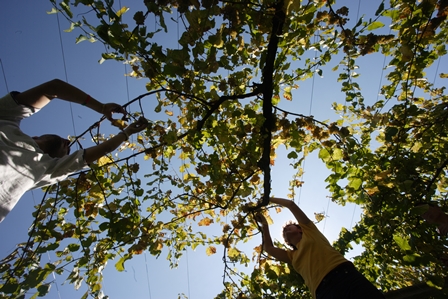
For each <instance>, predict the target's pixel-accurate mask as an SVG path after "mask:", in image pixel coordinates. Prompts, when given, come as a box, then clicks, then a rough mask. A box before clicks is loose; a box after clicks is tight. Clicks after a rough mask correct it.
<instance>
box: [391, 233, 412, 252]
mask: <svg viewBox="0 0 448 299" xmlns="http://www.w3.org/2000/svg"><path fill="white" fill-rule="evenodd" d="M393 238H394V241H395V243H397V245H398V247H400V249H401V250H403V251H406V250H411V246H410V245H409V242H408V240H406V239H405V238H403V237H401V236H399V235H394V236H393Z"/></svg>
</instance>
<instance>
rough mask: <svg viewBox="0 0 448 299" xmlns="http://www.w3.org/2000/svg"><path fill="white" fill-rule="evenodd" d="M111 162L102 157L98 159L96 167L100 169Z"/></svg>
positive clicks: (106, 157)
mask: <svg viewBox="0 0 448 299" xmlns="http://www.w3.org/2000/svg"><path fill="white" fill-rule="evenodd" d="M111 162H113V161H112V160H111V159H110V158H109V157H108V156H103V157H101V158H99V159H98V166H100V167H101V166H103V165H106V164H109V163H111Z"/></svg>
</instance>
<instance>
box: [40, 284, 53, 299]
mask: <svg viewBox="0 0 448 299" xmlns="http://www.w3.org/2000/svg"><path fill="white" fill-rule="evenodd" d="M50 287H51V284H43V285H40V286H39V287H38V288H37V291H38V292H39V297H44V296H45V295H47V294H48V292H49V291H50Z"/></svg>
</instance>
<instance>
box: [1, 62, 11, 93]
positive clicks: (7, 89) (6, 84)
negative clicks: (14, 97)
mask: <svg viewBox="0 0 448 299" xmlns="http://www.w3.org/2000/svg"><path fill="white" fill-rule="evenodd" d="M0 64H1V65H2V72H3V79H4V80H5V86H6V91H7V92H8V93H9V87H8V81H6V75H5V69H4V68H3V61H2V60H1V59H0Z"/></svg>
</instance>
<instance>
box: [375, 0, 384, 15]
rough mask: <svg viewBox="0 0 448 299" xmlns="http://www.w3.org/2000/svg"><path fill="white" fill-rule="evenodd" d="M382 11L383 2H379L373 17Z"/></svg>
mask: <svg viewBox="0 0 448 299" xmlns="http://www.w3.org/2000/svg"><path fill="white" fill-rule="evenodd" d="M383 10H384V1H383V2H381V4H380V6H379V7H378V9H377V10H376V12H375V16H378V15H379V14H380V13H382V12H383Z"/></svg>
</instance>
